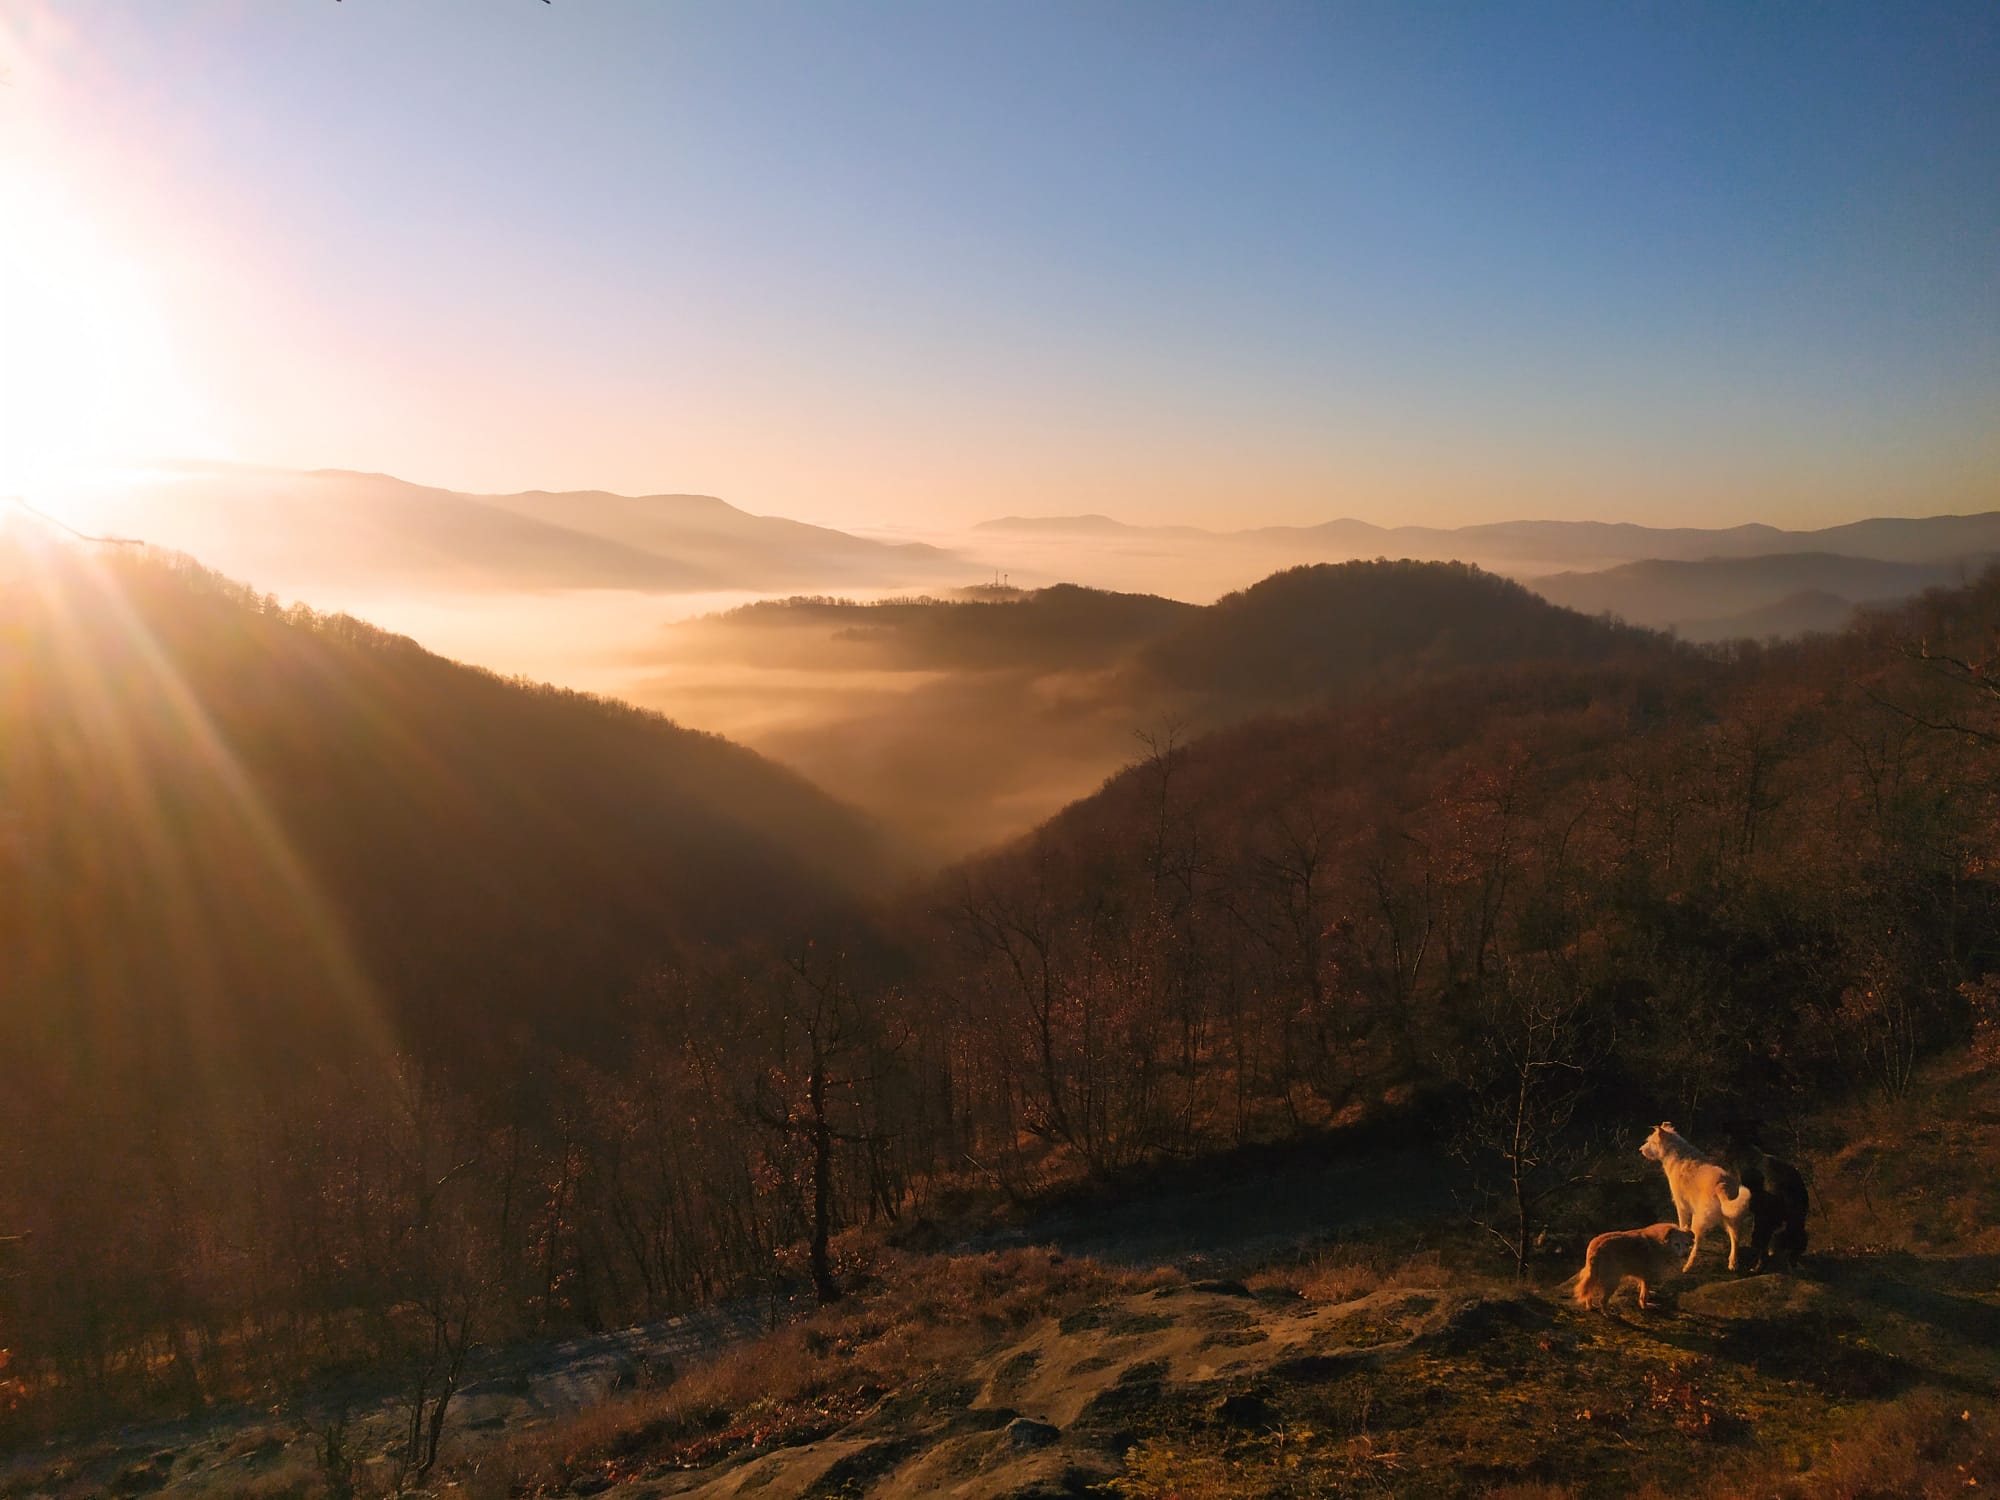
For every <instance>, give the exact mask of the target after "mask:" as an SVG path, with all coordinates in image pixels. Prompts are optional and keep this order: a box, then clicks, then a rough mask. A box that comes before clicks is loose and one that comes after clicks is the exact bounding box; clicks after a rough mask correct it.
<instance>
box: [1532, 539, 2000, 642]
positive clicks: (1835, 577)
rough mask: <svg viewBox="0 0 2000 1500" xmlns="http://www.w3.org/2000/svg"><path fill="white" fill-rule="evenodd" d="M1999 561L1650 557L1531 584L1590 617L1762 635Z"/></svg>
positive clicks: (1694, 633)
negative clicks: (1610, 615)
mask: <svg viewBox="0 0 2000 1500" xmlns="http://www.w3.org/2000/svg"><path fill="white" fill-rule="evenodd" d="M1993 561H1994V554H1993V553H1990V552H1988V553H1968V554H1966V555H1964V556H1961V557H1956V558H1953V559H1951V560H1950V561H1944V562H1923V563H1912V562H1893V561H1883V560H1880V559H1877V558H1872V557H1842V556H1838V555H1836V554H1833V553H1828V552H1792V553H1782V554H1778V555H1776V556H1770V557H1738V558H1708V559H1705V560H1703V561H1700V562H1682V561H1677V560H1673V559H1667V558H1649V559H1647V560H1645V561H1643V562H1633V563H1623V564H1620V565H1619V566H1617V567H1615V568H1605V569H1603V570H1601V571H1598V572H1593V573H1557V574H1553V575H1550V576H1547V577H1542V578H1533V579H1529V580H1528V585H1529V587H1531V588H1532V589H1534V590H1535V592H1536V593H1538V594H1540V595H1541V596H1542V597H1543V598H1545V599H1549V600H1552V601H1554V602H1555V603H1557V604H1562V605H1567V606H1568V607H1569V608H1571V609H1575V610H1581V611H1582V612H1583V613H1585V614H1589V615H1595V614H1613V615H1617V616H1619V617H1620V618H1622V619H1625V620H1629V621H1631V622H1632V623H1633V624H1635V625H1649V626H1653V627H1655V628H1657V629H1662V630H1674V631H1677V632H1678V633H1679V634H1680V635H1682V636H1683V637H1685V638H1686V639H1688V640H1692V641H1719V640H1728V639H1731V638H1733V637H1739V636H1747V637H1750V638H1752V639H1761V638H1763V637H1765V636H1773V635H1798V634H1801V633H1803V632H1806V631H1813V630H1838V629H1839V628H1840V627H1841V626H1843V625H1845V624H1846V623H1847V620H1848V618H1849V617H1850V616H1851V615H1852V614H1853V613H1854V611H1855V609H1856V608H1857V607H1858V606H1860V605H1863V604H1886V603H1892V602H1894V601H1896V600H1899V599H1906V598H1908V597H1909V596H1910V595H1912V594H1919V593H1922V592H1923V591H1924V590H1925V589H1930V588H1945V587H1956V586H1958V585H1961V584H1964V583H1968V582H1972V581H1974V580H1976V579H1977V578H1978V576H1979V575H1980V574H1981V573H1983V572H1985V571H1986V569H1987V568H1988V567H1989V566H1990V565H1991V564H1992V562H1993Z"/></svg>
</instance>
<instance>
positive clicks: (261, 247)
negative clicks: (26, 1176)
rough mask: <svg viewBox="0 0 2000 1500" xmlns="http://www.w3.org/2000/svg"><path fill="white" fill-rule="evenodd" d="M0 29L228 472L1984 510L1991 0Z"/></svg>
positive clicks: (369, 1)
mask: <svg viewBox="0 0 2000 1500" xmlns="http://www.w3.org/2000/svg"><path fill="white" fill-rule="evenodd" d="M0 17H8V18H9V20H10V21H11V26H12V33H13V34H12V38H11V41H10V43H9V47H10V62H9V73H10V75H11V76H12V77H13V78H14V80H15V85H16V86H15V87H13V88H10V90H8V91H7V92H9V93H12V94H14V95H16V96H17V97H15V98H14V99H13V100H11V101H6V100H0V131H7V132H9V133H11V134H12V135H13V136H14V137H15V140H14V145H15V147H16V148H17V151H16V155H17V164H18V161H23V160H25V161H29V162H30V163H31V165H32V167H33V170H35V171H36V172H38V173H40V174H41V176H42V179H43V180H44V183H45V185H46V179H47V178H49V177H50V176H54V177H55V178H56V179H57V185H56V187H55V188H52V189H48V190H47V192H46V194H45V196H49V197H52V198H53V199H56V200H59V201H60V203H61V205H62V207H61V212H62V213H64V214H66V215H69V216H71V217H72V218H74V219H76V220H77V221H79V222H81V223H82V224H84V225H85V226H86V228H87V232H88V235H89V237H90V241H91V243H92V244H93V245H96V246H98V247H100V248H101V249H102V250H103V253H104V254H105V255H107V256H109V257H111V258H112V259H114V260H119V261H121V262H122V261H134V262H136V263H137V265H138V267H139V269H138V271H136V272H135V273H134V274H135V276H136V277H137V279H138V282H139V283H140V285H141V291H142V294H143V296H144V297H145V298H146V299H148V301H147V307H148V321H149V324H156V325H157V327H156V336H155V343H156V346H157V347H156V349H155V354H156V355H157V356H158V359H159V360H160V361H161V362H163V363H164V366H165V367H167V368H169V369H170V370H171V372H172V374H171V378H172V380H173V381H174V382H175V383H176V384H177V385H178V386H179V387H181V388H183V389H184V391H185V392H186V393H189V395H190V399H191V401H192V402H193V404H194V405H195V406H196V407H198V409H199V411H200V412H201V414H202V417H201V423H200V426H201V431H202V434H203V439H204V441H206V442H209V443H212V444H213V445H214V446H215V447H216V448H218V449H219V450H221V451H226V452H228V453H230V454H232V455H235V456H238V457H242V458H246V459H253V460H258V461H265V462H273V463H280V464H286V465H298V466H315V465H338V466H343V467H357V468H370V469H384V470H389V471H392V472H396V473H399V474H402V475H405V476H406V477H410V478H414V479H419V480H424V481H429V482H435V483H440V484H447V485H452V486H454V487H461V488H474V489H516V488H524V487H530V486H537V487H549V488H572V487H585V486H603V487H607V488H616V489H624V490H702V491H708V492H713V493H719V494H722V495H724V496H725V497H726V498H729V499H731V500H733V501H735V502H737V503H739V504H743V505H745V506H747V507H748V508H751V509H756V510H764V511H773V512H780V513H785V514H792V515H798V516H801V517H804V518H806V519H813V520H821V521H827V522H831V523H835V524H843V523H845V524H863V525H866V524H891V525H902V526H923V525H930V524H936V525H949V524H955V523H957V522H961V521H966V520H974V519H979V518H981V517H983V516H988V515H994V514H1000V513H1004V512H1010V511H1012V512H1025V511H1043V512H1046V511H1077V510H1103V511H1110V512H1113V513H1116V514H1120V515H1123V516H1126V517H1128V518H1131V519H1141V520H1143V519H1158V520H1171V521H1195V522H1202V523H1209V524H1215V523H1218V522H1231V523H1249V522H1258V521H1314V520H1322V519H1327V518H1329V517H1331V516H1335V515H1359V516H1363V517H1365V518H1368V519H1373V520H1378V521H1392V520H1405V519H1408V520H1426V521H1436V522H1442V523H1447V524H1450V523H1462V522H1467V521H1477V520H1491V519H1499V518H1502V517H1507V516H1518V515H1594V516H1605V517H1610V518H1617V519H1635V520H1643V521H1652V522H1659V521H1663V520H1669V519H1680V520H1686V521H1690V522H1696V523H1702V524H1719V523H1727V522H1731V521H1737V520H1744V519H1765V520H1771V521H1775V522H1778V523H1781V524H1793V525H1809V524H1824V523H1827V522H1832V521H1839V520H1846V519H1851V518H1853V517H1855V516H1858V515H1863V514H1870V513H1885V512H1886V513H1926V512H1931V511H1937V510H1973V509H1983V508H1992V507H1994V506H1996V505H2000V437H1996V432H2000V6H1994V5H1992V4H1988V3H1979V4H1961V5H1917V6H1895V7H1891V6H1838V5H1785V4H1774V5H1754V6H1753V5H1729V6H1712V7H1708V6H1697V5H1683V4H1672V5H1669V4H1636V3H1635V4H1596V5H1575V6H1528V7H1515V6H1504V7H1503V6H1499V5H1441V4H1436V5H1433V4H1425V5H1418V4H1409V5H1396V6H1391V5H1340V4H1325V5H1263V6H1260V5H1226V6H1225V5H1200V6H1197V5H1179V4H1162V3H1147V4H1078V5H1068V6H1058V5H1049V4H1022V5H1004V6H1003V5H998V4H989V5H947V4H921V5H919V4H893V3H881V4H844V3H832V4H811V5H807V4H795V5H779V4H772V3H764V0H755V3H738V4H728V5H724V4H713V5H710V4H638V3H629V4H628V3H617V0H555V3H553V4H549V5H543V4H539V3H529V0H482V3H477V4H473V3H466V4H452V3H436V0H427V3H423V4H411V3H408V0H338V3H336V0H300V3H293V4H287V5H276V4H250V3H232V4H222V3H203V0H180V3H176V4H174V5H143V6H142V5H138V4H123V5H108V4H107V5H100V4H95V3H91V0H80V3H73V4H66V5H62V6H60V7H53V8H50V9H49V10H43V9H41V8H40V7H39V6H37V5H34V4H6V3H0ZM8 24H9V23H8V22H5V21H0V29H4V28H5V27H6V26H7V25H8ZM30 148H32V149H30ZM4 149H5V141H4V136H0V150H4ZM0 160H4V158H0ZM52 164H53V165H52Z"/></svg>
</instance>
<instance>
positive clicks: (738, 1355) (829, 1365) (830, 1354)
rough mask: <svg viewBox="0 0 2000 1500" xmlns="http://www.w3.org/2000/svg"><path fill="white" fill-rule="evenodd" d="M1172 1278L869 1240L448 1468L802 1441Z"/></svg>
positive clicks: (569, 1476)
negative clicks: (698, 1342) (1074, 1315)
mask: <svg viewBox="0 0 2000 1500" xmlns="http://www.w3.org/2000/svg"><path fill="white" fill-rule="evenodd" d="M1176 1280H1178V1277H1176V1276H1175V1275H1174V1274H1173V1273H1170V1272H1159V1271H1153V1272H1128V1271H1119V1270H1115V1269H1112V1268H1108V1267H1105V1266H1102V1265H1099V1264H1098V1263H1096V1262H1094V1261H1087V1260H1075V1259H1069V1258H1066V1257H1064V1256H1061V1255H1058V1254H1055V1253H1053V1252H1051V1251H1047V1250H1014V1251H1008V1252H1005V1253H999V1254H989V1255H976V1256H938V1257H931V1258H928V1259H916V1258H911V1257H907V1256H904V1255H902V1254H900V1253H898V1252H895V1251H879V1252H877V1253H876V1255H875V1258H874V1262H873V1266H872V1268H871V1270H870V1271H868V1272H866V1273H864V1274H863V1276H862V1277H861V1282H862V1284H861V1285H860V1286H859V1288H858V1289H857V1290H856V1291H855V1292H854V1293H853V1294H851V1295H850V1296H848V1297H847V1298H846V1299H844V1300H843V1301H841V1302H839V1303H836V1304H834V1305H833V1306H832V1307H827V1308H821V1309H819V1310H817V1311H816V1312H813V1313H811V1314H809V1315H808V1316H806V1317H803V1318H801V1319H799V1320H798V1321H797V1322H795V1323H792V1324H790V1325H789V1326H787V1327H784V1328H781V1329H779V1330H778V1331H776V1332H775V1333H772V1334H770V1335H768V1336H766V1337H765V1338H762V1339H758V1340H755V1341H753V1342H750V1343H746V1344H741V1345H738V1346H736V1347H735V1348H732V1349H730V1350H727V1351H725V1352H724V1353H722V1354H721V1355H719V1356H717V1357H716V1358H715V1359H713V1360H711V1361H709V1362H708V1363H706V1364H704V1365H701V1366H699V1367H698V1368H696V1369H694V1370H691V1371H689V1372H688V1373H687V1374H686V1375H685V1376H683V1377H682V1378H681V1379H679V1380H677V1381H675V1382H674V1383H673V1384H671V1385H669V1386H666V1387H663V1388H660V1389H656V1390H651V1391H642V1392H638V1393H636V1394H634V1395H632V1396H629V1397H625V1398H622V1399H619V1400H614V1401H607V1402H604V1403H602V1404H601V1405H598V1406H595V1407H592V1408H589V1409H587V1410H585V1411H581V1412H578V1413H576V1414H575V1415H574V1416H570V1417H566V1418H563V1419H561V1420H560V1421H557V1422H552V1423H549V1424H547V1425H546V1426H543V1427H540V1428H537V1429H534V1430H532V1431H529V1432H525V1433H523V1434H521V1435H520V1436H519V1437H516V1438H511V1439H509V1440H507V1441H505V1442H503V1443H500V1444H497V1445H495V1447H494V1448H493V1449H491V1450H489V1451H488V1452H487V1453H485V1454H483V1455H481V1457H480V1458H479V1459H478V1460H477V1461H476V1465H473V1466H470V1467H468V1469H467V1470H466V1471H465V1472H463V1473H461V1474H459V1475H457V1476H455V1477H458V1478H459V1479H460V1480H461V1482H462V1484H463V1487H464V1489H465V1491H466V1492H467V1493H468V1494H469V1495H471V1496H474V1497H484V1496H494V1497H498V1496H503V1495H508V1494H521V1493H527V1494H539V1493H547V1492H552V1491H555V1490H559V1489H561V1488H564V1487H566V1486H567V1485H569V1484H572V1483H574V1482H575V1481H576V1480H578V1479H580V1478H583V1477H585V1476H587V1475H595V1476H603V1477H605V1478H609V1479H613V1480H627V1479H632V1478H636V1477H640V1476H642V1475H645V1474H648V1473H655V1472H658V1471H661V1470H673V1469H689V1468H700V1467H703V1466H705V1465H707V1464H711V1463H715V1462H717V1461H719V1460H721V1459H724V1458H727V1457H730V1456H731V1455H733V1454H736V1453H741V1452H751V1451H762V1450H767V1449H770V1448H774V1447H781V1446H787V1445H790V1444H794V1443H800V1442H809V1441H812V1440H814V1439H815V1438H818V1437H820V1436H824V1435H825V1434H827V1433H831V1432H833V1431H835V1430H837V1429H838V1428H840V1427H842V1426H845V1425H846V1424H847V1423H848V1422H850V1421H852V1420H854V1419H855V1418H856V1417H858V1416H860V1415H861V1414H862V1413H863V1412H865V1411H867V1410H868V1409H870V1408H871V1407H873V1406H875V1405H876V1404H877V1403H879V1402H880V1401H882V1400H883V1399H884V1398H885V1397H887V1396H890V1395H892V1394H896V1395H907V1394H909V1393H912V1392H920V1391H921V1390H922V1389H923V1387H924V1384H925V1382H927V1381H933V1380H945V1381H949V1380H950V1379H951V1378H952V1377H953V1372H955V1371H958V1370H962V1369H963V1367H964V1366H965V1365H966V1364H967V1363H968V1362H969V1361H971V1360H972V1359H973V1358H975V1357H976V1356H977V1355H978V1354H979V1353H980V1352H981V1351H982V1350H983V1349H985V1348H987V1347H988V1346H990V1345H992V1344H993V1343H995V1342H997V1341H998V1340H1000V1339H1001V1338H1003V1337H1005V1336H1006V1335H1008V1334H1010V1333H1012V1332H1014V1331H1016V1330H1018V1329H1021V1328H1023V1327H1026V1326H1027V1325H1028V1324H1030V1323H1033V1322H1035V1321H1037V1320H1039V1319H1043V1318H1060V1317H1063V1316H1064V1315H1066V1314H1068V1313H1071V1312H1077V1311H1081V1310H1082V1309H1084V1308H1086V1307H1090V1306H1094V1305H1095V1304H1097V1303H1099V1302H1101V1301H1103V1300H1104V1299H1105V1298H1107V1297H1110V1296H1113V1295H1117V1294H1119V1293H1124V1292H1129V1291H1134V1290H1139V1289H1143V1288H1146V1287H1151V1286H1159V1285H1164V1284H1168V1283H1170V1282H1173V1281H1176Z"/></svg>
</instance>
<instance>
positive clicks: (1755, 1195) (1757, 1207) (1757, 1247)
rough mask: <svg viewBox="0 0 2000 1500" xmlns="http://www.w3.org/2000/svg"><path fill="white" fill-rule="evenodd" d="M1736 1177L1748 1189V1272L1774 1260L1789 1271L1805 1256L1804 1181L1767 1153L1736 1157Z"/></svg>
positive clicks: (1755, 1152)
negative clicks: (1778, 1260) (1749, 1225)
mask: <svg viewBox="0 0 2000 1500" xmlns="http://www.w3.org/2000/svg"><path fill="white" fill-rule="evenodd" d="M1738 1160H1739V1161H1740V1162H1741V1165H1740V1166H1739V1167H1738V1168H1737V1172H1736V1175H1737V1176H1738V1177H1739V1178H1741V1179H1742V1181H1743V1185H1744V1186H1745V1187H1747V1188H1748V1189H1750V1215H1751V1221H1752V1222H1751V1230H1750V1269H1751V1270H1753V1271H1761V1270H1763V1269H1764V1268H1765V1267H1766V1266H1768V1265H1770V1264H1771V1262H1772V1260H1773V1259H1774V1258H1776V1257H1783V1259H1784V1263H1785V1266H1786V1267H1787V1269H1789V1268H1790V1267H1792V1266H1795V1265H1797V1264H1798V1261H1799V1257H1800V1256H1802V1255H1804V1254H1805V1253H1806V1209H1807V1207H1808V1200H1807V1197H1806V1180H1805V1179H1804V1178H1803V1177H1801V1176H1799V1169H1798V1168H1797V1167H1795V1166H1793V1165H1792V1164H1791V1163H1790V1162H1788V1161H1780V1160H1779V1159H1778V1158H1777V1157H1775V1156H1773V1155H1771V1153H1770V1152H1768V1151H1748V1152H1745V1153H1743V1154H1742V1156H1740V1157H1739V1158H1738Z"/></svg>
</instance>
